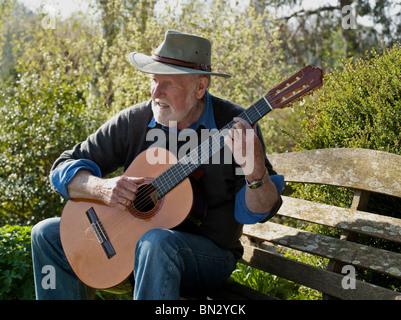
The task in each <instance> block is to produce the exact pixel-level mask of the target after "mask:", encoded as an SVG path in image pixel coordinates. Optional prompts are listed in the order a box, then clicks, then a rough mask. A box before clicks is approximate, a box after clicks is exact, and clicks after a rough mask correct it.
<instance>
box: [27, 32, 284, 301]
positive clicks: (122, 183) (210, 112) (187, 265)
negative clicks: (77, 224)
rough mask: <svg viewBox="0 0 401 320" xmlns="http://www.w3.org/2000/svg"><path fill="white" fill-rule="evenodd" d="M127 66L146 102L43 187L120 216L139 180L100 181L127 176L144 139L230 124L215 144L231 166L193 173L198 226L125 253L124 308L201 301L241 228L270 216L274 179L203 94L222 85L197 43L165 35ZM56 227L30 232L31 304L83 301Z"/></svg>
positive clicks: (224, 268)
mask: <svg viewBox="0 0 401 320" xmlns="http://www.w3.org/2000/svg"><path fill="white" fill-rule="evenodd" d="M129 60H130V62H131V64H132V65H133V66H134V67H135V68H137V69H138V70H140V71H142V72H145V73H149V74H150V83H151V100H149V101H146V102H143V103H140V104H138V105H135V106H133V107H131V108H128V109H126V110H123V111H121V112H120V113H119V114H118V115H116V116H115V117H113V118H112V119H111V120H109V121H108V122H107V123H105V124H104V125H103V126H101V127H100V128H99V130H98V131H97V132H96V133H94V134H92V135H91V136H89V137H88V138H87V139H86V141H84V142H82V143H79V144H78V145H76V146H75V147H74V148H73V149H72V150H68V151H65V152H64V153H63V154H62V155H61V156H60V157H59V159H57V160H56V162H55V163H54V166H53V168H52V171H51V181H52V184H53V186H54V187H55V189H56V190H57V191H58V192H59V193H60V194H61V195H63V196H64V197H65V198H66V199H75V198H81V199H91V200H97V201H100V202H102V203H104V204H106V205H107V206H110V207H114V208H116V209H119V210H122V211H123V210H126V209H127V207H129V206H130V205H132V203H133V202H134V201H135V198H136V195H137V193H138V187H139V186H140V185H141V184H143V183H144V177H141V176H127V175H123V176H118V177H113V178H107V175H108V174H110V173H112V172H114V171H115V170H117V169H118V168H120V167H124V168H125V169H127V168H128V167H129V165H130V164H131V163H132V161H133V160H134V159H135V158H136V157H137V156H138V155H139V154H140V153H141V152H142V151H144V150H147V149H148V148H149V147H150V146H151V145H152V142H153V141H148V140H149V139H148V138H147V137H148V133H149V132H150V131H151V130H156V129H157V130H162V131H161V132H166V135H165V137H166V141H167V142H168V143H167V145H168V144H169V143H170V145H171V144H172V143H173V142H174V141H168V139H169V137H171V135H170V134H169V132H170V130H175V132H176V133H178V135H179V134H180V133H181V132H183V131H185V130H184V129H191V130H193V132H196V134H197V135H199V136H200V132H201V131H202V130H212V129H221V128H222V127H224V126H225V125H226V124H227V123H229V122H230V121H232V120H234V122H235V124H234V125H233V126H232V128H231V130H230V131H228V134H227V135H226V136H225V138H224V142H225V144H226V147H228V148H229V150H231V151H232V156H233V158H234V160H235V161H227V159H226V158H224V157H223V156H222V155H221V161H215V162H210V163H206V164H203V165H202V166H201V169H202V170H201V172H202V174H201V175H198V177H197V180H198V182H199V184H200V186H201V188H202V189H203V191H204V194H205V201H206V204H207V209H206V215H205V217H204V219H203V221H202V223H201V224H200V225H199V226H197V227H196V228H194V229H191V230H190V231H186V230H180V229H172V230H170V229H161V228H157V229H151V230H149V231H147V232H146V233H145V234H143V235H142V236H141V237H140V239H139V240H138V242H137V243H136V246H135V248H132V250H134V249H135V263H134V267H133V276H134V279H135V285H134V299H178V298H179V297H180V293H181V292H182V291H183V290H185V291H191V292H208V291H210V290H213V289H214V288H216V287H217V286H219V285H221V283H222V282H223V281H224V280H225V279H227V278H228V277H229V276H230V274H231V273H232V271H233V270H234V269H235V266H236V262H237V260H238V259H239V258H240V257H241V255H242V246H241V243H240V240H239V238H240V236H241V231H242V225H243V224H244V223H257V222H260V221H262V220H266V219H269V218H270V217H272V216H273V215H274V214H275V213H276V212H277V210H278V207H279V206H280V203H281V198H280V193H281V188H282V179H280V177H279V176H277V175H276V173H275V172H274V170H273V169H272V167H271V165H270V163H269V161H268V159H267V158H266V156H265V152H264V144H263V139H262V137H261V133H260V129H259V128H258V127H257V126H253V127H251V125H250V124H249V123H248V122H246V121H244V120H243V119H241V118H238V117H237V116H238V115H239V114H240V113H241V112H243V110H244V109H242V108H241V107H239V106H237V105H234V104H233V103H231V102H229V101H226V100H223V99H220V98H217V97H215V96H212V95H211V94H210V93H209V92H208V90H207V89H208V87H209V84H210V78H211V76H221V77H229V75H226V74H223V73H217V72H212V70H211V67H210V62H211V44H210V42H209V41H208V40H207V39H204V38H202V37H198V36H194V35H190V34H183V33H180V32H176V31H168V32H166V34H165V39H164V41H163V43H162V44H161V45H160V46H159V47H158V48H157V49H156V51H155V53H154V54H153V55H152V56H146V55H144V54H140V53H137V52H133V53H131V54H129ZM172 126H174V128H173V127H172ZM245 129H251V130H248V131H247V132H248V133H249V132H251V134H246V130H245ZM249 146H251V147H252V148H247V147H249ZM244 150H252V151H253V152H252V153H251V154H249V153H250V152H247V153H246V154H245V161H244V152H243V151H244ZM221 153H223V152H221ZM239 160H241V161H239ZM246 163H247V165H248V170H246V172H245V175H239V174H238V170H236V169H238V168H240V167H243V166H245V165H246ZM249 164H251V166H249ZM249 168H251V170H249ZM132 219H135V218H134V217H132ZM59 225H60V219H59V218H51V219H47V220H44V221H42V222H40V223H39V224H37V225H36V226H35V227H34V228H33V231H32V249H33V250H32V251H33V264H34V273H35V283H36V295H37V298H38V299H84V298H86V287H85V285H84V284H83V283H82V282H81V280H80V279H79V278H78V277H77V276H76V275H75V273H74V271H73V270H72V268H71V266H70V264H69V262H68V260H67V258H66V256H65V253H64V251H63V247H62V244H61V241H60V231H59V229H60V227H59ZM49 265H50V266H53V267H54V268H55V274H56V285H55V286H54V288H44V287H43V285H42V280H43V277H44V274H42V273H41V271H42V268H43V266H49Z"/></svg>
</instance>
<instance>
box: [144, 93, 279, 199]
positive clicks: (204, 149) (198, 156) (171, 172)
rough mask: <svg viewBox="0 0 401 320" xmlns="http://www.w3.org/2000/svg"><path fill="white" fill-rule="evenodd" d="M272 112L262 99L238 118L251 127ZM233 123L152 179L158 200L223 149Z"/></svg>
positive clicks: (263, 98) (264, 99)
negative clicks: (225, 138)
mask: <svg viewBox="0 0 401 320" xmlns="http://www.w3.org/2000/svg"><path fill="white" fill-rule="evenodd" d="M272 110H273V109H272V107H271V106H270V104H269V102H268V101H267V99H266V98H265V97H262V98H260V99H259V100H258V101H256V102H255V103H254V104H253V105H251V106H250V107H249V108H248V109H246V110H245V111H243V112H242V113H241V114H240V115H238V117H240V118H242V119H244V120H246V121H248V122H249V123H250V124H251V125H253V124H255V123H256V122H258V121H259V120H260V119H261V118H262V117H264V116H265V115H266V114H267V113H269V112H270V111H272ZM234 123H235V122H234V121H231V122H230V123H228V124H227V125H225V126H224V127H223V128H221V129H220V130H219V131H217V132H216V133H214V134H213V135H211V136H209V138H208V139H206V140H205V141H203V142H202V143H201V144H200V145H199V146H198V147H197V148H195V149H193V150H192V151H190V152H189V153H188V154H187V155H186V156H184V157H182V158H181V159H180V160H179V161H178V162H177V163H176V164H174V165H173V166H172V167H170V168H169V169H167V170H166V171H165V172H163V173H162V174H161V175H160V176H158V177H157V178H156V179H154V180H153V182H152V184H153V185H154V187H155V188H156V189H157V190H158V194H159V198H161V197H162V196H164V195H165V194H166V193H167V192H169V191H170V190H171V189H173V188H174V187H175V186H176V185H177V184H179V183H180V182H181V181H182V180H184V179H185V178H187V177H188V176H189V175H190V174H191V173H193V172H194V171H195V170H196V169H198V168H199V167H200V166H201V165H202V164H204V163H206V162H208V160H209V159H210V158H211V157H212V156H213V155H215V154H216V153H218V152H219V151H220V150H221V149H222V148H223V147H224V137H225V136H226V135H227V134H228V131H229V130H230V129H231V128H232V126H233V125H234Z"/></svg>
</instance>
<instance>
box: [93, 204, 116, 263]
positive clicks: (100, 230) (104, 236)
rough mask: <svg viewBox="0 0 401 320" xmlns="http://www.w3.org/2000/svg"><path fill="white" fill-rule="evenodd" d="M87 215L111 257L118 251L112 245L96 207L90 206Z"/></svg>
mask: <svg viewBox="0 0 401 320" xmlns="http://www.w3.org/2000/svg"><path fill="white" fill-rule="evenodd" d="M86 216H87V217H88V219H89V222H90V223H91V226H92V228H93V230H94V231H95V234H96V237H97V239H98V240H99V243H100V244H101V246H102V248H103V250H104V252H105V254H106V256H107V258H108V259H110V258H111V257H113V256H114V255H115V254H116V252H115V251H114V248H113V246H112V245H111V242H110V240H109V238H108V237H107V234H106V232H105V231H104V228H103V225H102V223H101V222H100V220H99V218H98V216H97V214H96V212H95V209H93V208H90V209H89V210H88V211H86Z"/></svg>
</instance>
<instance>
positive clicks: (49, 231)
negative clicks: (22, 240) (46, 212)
mask: <svg viewBox="0 0 401 320" xmlns="http://www.w3.org/2000/svg"><path fill="white" fill-rule="evenodd" d="M59 238H60V218H49V219H46V220H42V221H40V222H39V223H37V224H36V225H34V226H33V228H32V231H31V241H32V245H36V244H38V245H40V243H43V241H45V242H52V241H53V240H54V239H59Z"/></svg>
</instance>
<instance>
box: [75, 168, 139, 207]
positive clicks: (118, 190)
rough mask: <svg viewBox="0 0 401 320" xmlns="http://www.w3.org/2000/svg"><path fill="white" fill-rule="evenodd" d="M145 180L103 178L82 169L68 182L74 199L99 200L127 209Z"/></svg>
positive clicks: (122, 177)
mask: <svg viewBox="0 0 401 320" xmlns="http://www.w3.org/2000/svg"><path fill="white" fill-rule="evenodd" d="M144 182H145V179H144V178H135V177H126V176H119V177H115V178H110V179H102V178H98V177H96V176H94V175H92V174H91V173H90V172H89V171H86V170H81V171H79V172H78V173H77V174H76V175H75V177H74V178H73V179H72V180H71V182H70V183H69V184H68V186H67V189H68V194H69V195H70V197H71V198H72V199H74V198H83V199H91V200H98V201H101V202H103V203H105V204H106V205H108V206H110V207H115V208H118V209H121V210H125V209H126V208H127V207H128V206H129V205H130V204H131V203H132V202H133V201H134V200H135V197H136V194H137V192H138V186H139V185H141V184H142V183H144Z"/></svg>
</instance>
